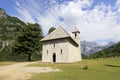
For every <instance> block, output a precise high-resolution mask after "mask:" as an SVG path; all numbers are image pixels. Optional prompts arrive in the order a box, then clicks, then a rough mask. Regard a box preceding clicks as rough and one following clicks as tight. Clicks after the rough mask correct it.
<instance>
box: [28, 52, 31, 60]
mask: <svg viewBox="0 0 120 80" xmlns="http://www.w3.org/2000/svg"><path fill="white" fill-rule="evenodd" d="M28 61H31V53H29V54H28Z"/></svg>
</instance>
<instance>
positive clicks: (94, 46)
mask: <svg viewBox="0 0 120 80" xmlns="http://www.w3.org/2000/svg"><path fill="white" fill-rule="evenodd" d="M80 43H81V51H82V54H85V55H89V54H93V53H96V52H98V51H101V50H103V49H105V48H108V47H110V46H112V45H114V44H115V43H114V42H109V43H108V44H106V45H99V44H98V43H97V42H91V41H81V42H80Z"/></svg>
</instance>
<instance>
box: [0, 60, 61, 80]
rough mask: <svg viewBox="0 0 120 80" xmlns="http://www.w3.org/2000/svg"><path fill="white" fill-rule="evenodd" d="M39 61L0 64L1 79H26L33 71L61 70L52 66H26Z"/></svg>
mask: <svg viewBox="0 0 120 80" xmlns="http://www.w3.org/2000/svg"><path fill="white" fill-rule="evenodd" d="M33 63H38V62H23V63H16V64H13V65H8V66H0V80H26V79H29V78H30V77H31V75H32V73H41V72H42V73H47V72H53V71H54V72H56V71H60V70H59V69H52V68H51V67H25V66H27V65H29V64H33Z"/></svg>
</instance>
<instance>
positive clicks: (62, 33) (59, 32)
mask: <svg viewBox="0 0 120 80" xmlns="http://www.w3.org/2000/svg"><path fill="white" fill-rule="evenodd" d="M61 38H70V39H71V40H72V41H73V42H75V43H76V44H77V45H78V43H77V42H76V41H75V40H74V39H73V38H72V37H71V36H70V35H69V34H68V33H67V31H66V30H65V29H64V28H63V27H61V26H60V27H58V28H57V29H55V30H54V31H53V32H51V33H50V34H48V35H47V36H46V37H44V38H43V39H41V40H40V41H48V40H54V39H61Z"/></svg>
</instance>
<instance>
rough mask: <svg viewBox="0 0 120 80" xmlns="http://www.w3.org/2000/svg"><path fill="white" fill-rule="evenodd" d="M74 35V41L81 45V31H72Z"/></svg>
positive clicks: (75, 29)
mask: <svg viewBox="0 0 120 80" xmlns="http://www.w3.org/2000/svg"><path fill="white" fill-rule="evenodd" d="M72 33H73V39H74V40H75V41H76V42H77V43H78V44H80V31H79V30H78V29H77V28H76V27H75V28H74V29H73V31H72Z"/></svg>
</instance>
